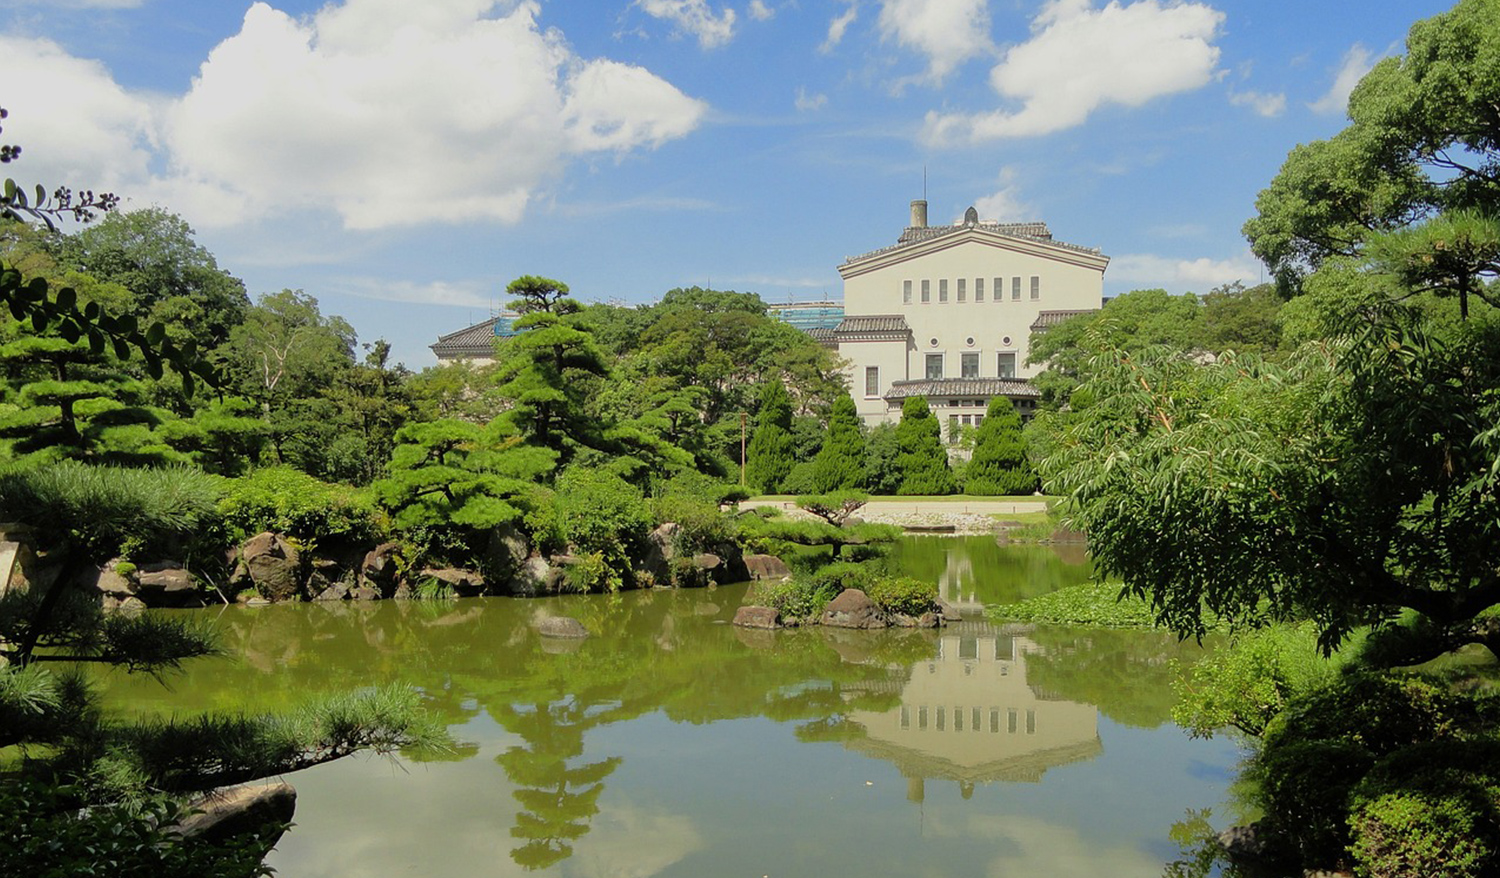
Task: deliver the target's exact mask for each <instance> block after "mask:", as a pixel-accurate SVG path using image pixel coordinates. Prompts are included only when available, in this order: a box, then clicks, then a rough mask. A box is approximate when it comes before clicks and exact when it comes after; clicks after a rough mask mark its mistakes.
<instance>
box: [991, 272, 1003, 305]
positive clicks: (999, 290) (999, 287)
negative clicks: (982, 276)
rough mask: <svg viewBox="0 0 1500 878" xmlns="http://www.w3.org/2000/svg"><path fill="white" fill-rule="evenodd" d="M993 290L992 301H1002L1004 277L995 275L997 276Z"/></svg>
mask: <svg viewBox="0 0 1500 878" xmlns="http://www.w3.org/2000/svg"><path fill="white" fill-rule="evenodd" d="M994 291H995V294H994V296H993V299H994V301H996V302H1003V301H1005V278H1003V277H997V278H995V286H994Z"/></svg>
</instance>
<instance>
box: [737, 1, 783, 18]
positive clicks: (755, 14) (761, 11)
mask: <svg viewBox="0 0 1500 878" xmlns="http://www.w3.org/2000/svg"><path fill="white" fill-rule="evenodd" d="M745 11H746V12H749V13H750V17H751V18H753V19H755V20H756V21H770V20H771V19H772V18H774V17H775V15H776V10H775V9H773V8H771V7H770V6H767V5H766V4H765V3H764V2H763V0H750V7H749V8H748V9H746V10H745Z"/></svg>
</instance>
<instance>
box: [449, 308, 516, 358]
mask: <svg viewBox="0 0 1500 878" xmlns="http://www.w3.org/2000/svg"><path fill="white" fill-rule="evenodd" d="M518 316H520V315H518V314H511V313H504V314H498V315H496V316H494V317H491V318H489V319H488V320H482V321H480V322H478V323H476V324H474V325H473V326H466V327H464V328H463V329H460V330H458V331H457V332H450V333H448V334H447V335H443V336H439V337H438V340H437V343H436V344H433V345H430V347H431V348H432V352H433V353H434V354H436V355H437V358H438V359H439V360H470V359H476V358H479V357H485V358H490V357H493V356H495V339H497V338H510V337H511V336H513V335H515V334H516V331H515V330H514V329H513V328H512V324H513V323H514V322H515V319H516V318H517V317H518Z"/></svg>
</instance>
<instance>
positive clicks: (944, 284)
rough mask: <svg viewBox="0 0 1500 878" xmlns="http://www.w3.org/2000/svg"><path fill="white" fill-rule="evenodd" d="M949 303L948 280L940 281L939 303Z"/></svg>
mask: <svg viewBox="0 0 1500 878" xmlns="http://www.w3.org/2000/svg"><path fill="white" fill-rule="evenodd" d="M946 301H948V279H947V278H944V279H942V280H940V281H938V302H946Z"/></svg>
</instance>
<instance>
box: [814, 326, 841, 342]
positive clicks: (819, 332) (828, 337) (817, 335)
mask: <svg viewBox="0 0 1500 878" xmlns="http://www.w3.org/2000/svg"><path fill="white" fill-rule="evenodd" d="M807 334H808V335H810V336H812V340H813V341H815V342H817V343H818V344H824V345H830V346H837V345H838V343H839V340H838V336H837V334H836V333H835V332H834V331H833V330H832V329H831V328H829V327H827V326H814V327H813V328H811V329H809V330H807Z"/></svg>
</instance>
